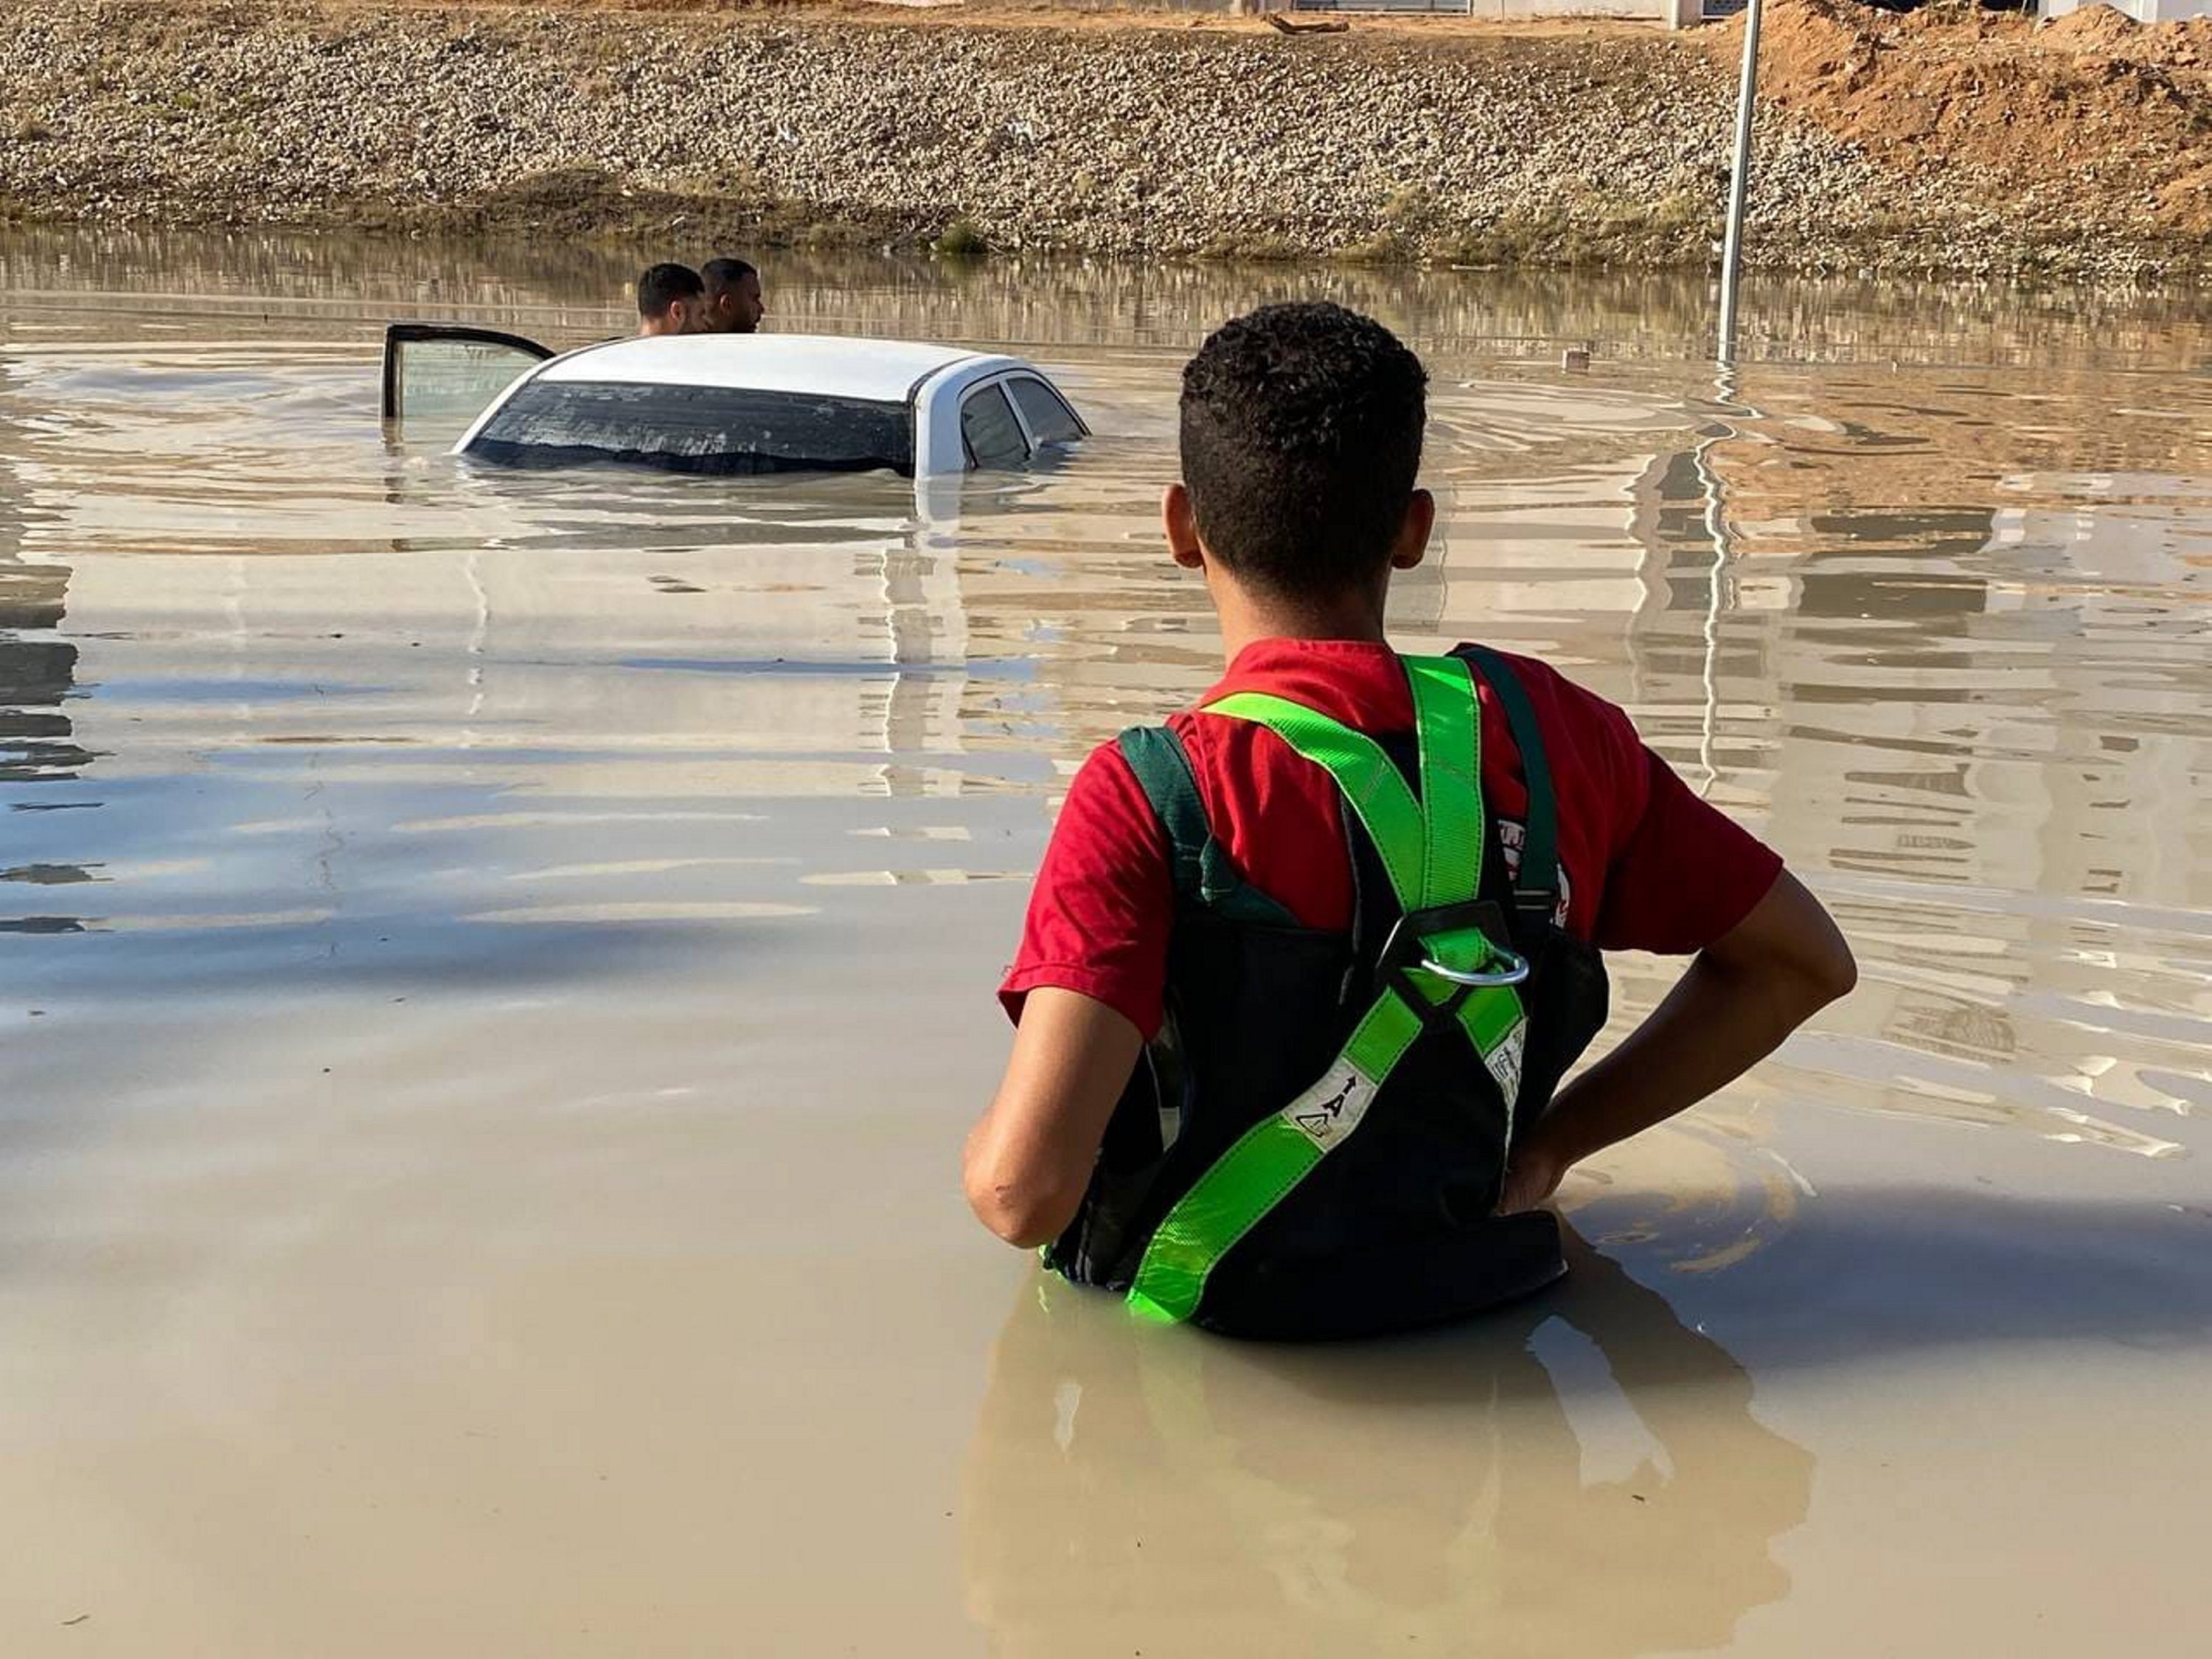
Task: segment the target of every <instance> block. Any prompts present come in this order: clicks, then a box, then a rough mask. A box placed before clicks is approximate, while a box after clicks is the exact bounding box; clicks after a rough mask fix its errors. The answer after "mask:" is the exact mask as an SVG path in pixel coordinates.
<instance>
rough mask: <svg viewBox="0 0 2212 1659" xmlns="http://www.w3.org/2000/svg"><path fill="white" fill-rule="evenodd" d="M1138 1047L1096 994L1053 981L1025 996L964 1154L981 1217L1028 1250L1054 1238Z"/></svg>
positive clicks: (1078, 1195)
mask: <svg viewBox="0 0 2212 1659" xmlns="http://www.w3.org/2000/svg"><path fill="white" fill-rule="evenodd" d="M1143 1047H1144V1037H1143V1036H1142V1034H1141V1033H1139V1031H1138V1030H1137V1028H1136V1027H1135V1026H1134V1025H1133V1024H1130V1023H1129V1021H1128V1020H1127V1018H1125V1017H1124V1016H1122V1015H1121V1014H1118V1013H1116V1012H1115V1011H1114V1010H1113V1009H1111V1008H1109V1007H1108V1006H1106V1005H1105V1004H1104V1003H1103V1002H1100V1001H1098V1000H1097V999H1096V998H1092V997H1087V996H1085V995H1083V994H1081V993H1080V992H1078V991H1064V990H1060V989H1059V988H1057V987H1051V986H1045V987H1039V988H1038V989H1036V990H1034V991H1032V992H1030V994H1029V995H1028V997H1027V998H1026V999H1025V1000H1024V1003H1023V1005H1022V1023H1021V1024H1020V1025H1019V1026H1018V1028H1017V1029H1016V1030H1015V1032H1014V1051H1013V1054H1012V1056H1011V1057H1010V1058H1009V1059H1008V1060H1007V1061H1006V1078H1005V1079H1004V1080H1003V1081H1001V1082H1000V1085H999V1093H998V1096H997V1097H996V1098H995V1099H994V1100H993V1101H992V1103H991V1105H990V1109H989V1110H987V1111H986V1112H985V1113H984V1114H983V1115H982V1118H981V1121H978V1122H977V1123H976V1125H975V1128H974V1129H973V1130H972V1131H970V1132H969V1136H968V1150H967V1153H966V1155H965V1157H964V1158H963V1161H962V1176H963V1182H964V1183H965V1185H966V1187H967V1190H968V1205H969V1208H970V1209H972V1210H974V1211H975V1217H976V1219H977V1220H979V1221H981V1223H982V1224H983V1225H985V1226H986V1227H988V1228H989V1229H990V1230H991V1231H993V1232H994V1233H996V1234H998V1236H999V1237H1001V1238H1003V1239H1005V1240H1006V1243H1009V1244H1018V1245H1020V1246H1022V1247H1023V1248H1024V1249H1029V1248H1030V1247H1032V1246H1035V1245H1038V1244H1042V1243H1047V1242H1048V1241H1049V1240H1051V1239H1054V1238H1056V1237H1059V1236H1060V1232H1061V1231H1062V1230H1063V1229H1065V1228H1066V1225H1067V1224H1068V1223H1069V1222H1071V1221H1073V1219H1074V1218H1075V1212H1076V1211H1077V1209H1078V1208H1079V1207H1080V1206H1081V1205H1082V1203H1083V1194H1084V1191H1085V1188H1087V1187H1088V1186H1089V1185H1090V1184H1091V1166H1092V1165H1093V1164H1096V1163H1097V1158H1098V1146H1099V1143H1100V1142H1101V1141H1103V1139H1105V1136H1106V1122H1107V1120H1108V1119H1109V1118H1110V1117H1111V1116H1112V1115H1114V1105H1115V1102H1116V1101H1118V1100H1119V1099H1120V1098H1121V1090H1122V1087H1123V1085H1126V1084H1127V1082H1128V1080H1129V1073H1130V1072H1131V1071H1132V1070H1133V1068H1134V1067H1135V1066H1136V1063H1137V1055H1138V1053H1139V1050H1140V1049H1142V1048H1143Z"/></svg>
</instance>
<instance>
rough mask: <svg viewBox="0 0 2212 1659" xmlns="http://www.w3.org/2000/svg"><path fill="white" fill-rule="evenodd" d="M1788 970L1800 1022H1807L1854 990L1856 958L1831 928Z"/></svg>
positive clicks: (1857, 980) (1857, 974) (1857, 973)
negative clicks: (1826, 934) (1796, 1001)
mask: <svg viewBox="0 0 2212 1659" xmlns="http://www.w3.org/2000/svg"><path fill="white" fill-rule="evenodd" d="M1790 980H1791V981H1792V983H1793V984H1794V985H1795V987H1796V992H1797V1000H1798V1002H1799V1004H1800V1006H1801V1012H1800V1013H1799V1015H1798V1018H1800V1019H1801V1020H1803V1019H1809V1018H1812V1017H1813V1016H1814V1014H1816V1013H1818V1012H1820V1010H1821V1009H1823V1008H1825V1007H1826V1006H1828V1005H1829V1004H1830V1003H1832V1002H1840V1001H1842V1000H1844V998H1845V997H1847V996H1849V995H1850V994H1851V993H1852V992H1853V991H1854V990H1856V989H1857V987H1858V982H1859V964H1858V958H1857V957H1854V956H1853V955H1852V954H1851V947H1850V945H1849V944H1848V943H1846V942H1845V940H1844V936H1843V934H1842V933H1841V932H1839V931H1837V930H1835V929H1833V928H1831V929H1830V930H1829V933H1828V937H1827V938H1826V939H1822V940H1820V943H1819V946H1818V948H1816V949H1814V950H1812V951H1807V952H1806V953H1804V954H1803V955H1802V956H1801V957H1799V958H1798V959H1797V960H1796V961H1795V962H1793V963H1790Z"/></svg>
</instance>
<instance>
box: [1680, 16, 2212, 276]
mask: <svg viewBox="0 0 2212 1659" xmlns="http://www.w3.org/2000/svg"><path fill="white" fill-rule="evenodd" d="M1740 28H1741V23H1740V22H1738V23H1731V24H1730V25H1729V26H1728V27H1727V28H1726V29H1725V30H1724V31H1721V30H1716V31H1714V32H1713V33H1715V34H1716V35H1718V36H1721V37H1723V38H1721V39H1720V40H1717V41H1716V43H1715V50H1716V51H1717V52H1719V53H1720V55H1722V56H1723V58H1730V57H1733V56H1734V55H1735V54H1738V53H1740V52H1741V49H1742V47H1741V35H1740V34H1739V33H1737V31H1738V30H1739V29H1740ZM2200 51H2201V52H2203V53H2204V55H2205V58H2206V61H2207V62H2208V63H2212V21H2204V22H2203V24H2202V26H2201V27H2198V26H2195V25H2175V24H2166V25H2160V26H2159V27H2155V28H2144V27H2141V26H2140V25H2138V24H2136V23H2135V22H2133V21H2130V19H2129V18H2127V17H2126V16H2124V15H2122V14H2121V13H2119V12H2117V11H2114V10H2113V9H2112V8H2111V7H2109V6H2102V5H2099V6H2092V7H2087V8H2084V9H2082V10H2081V11H2077V12H2075V13H2072V14H2070V15H2068V16H2067V17H2065V18H2063V19H2061V20H2060V21H2058V22H2057V23H2053V24H2050V25H2047V26H2045V27H2042V28H2040V29H2038V28H2036V27H2034V26H2033V24H2032V23H2030V22H2029V21H2027V20H2026V19H2023V18H2019V17H2001V16H1996V15H1990V14H1986V13H1979V12H1975V13H1968V14H1965V15H1956V14H1948V15H1947V14H1942V13H1938V12H1936V11H1935V10H1933V9H1926V10H1923V11H1920V12H1917V13H1914V14H1912V15H1910V16H1906V17H1899V16H1897V15H1893V14H1891V13H1888V12H1884V11H1880V10H1877V9H1875V8H1873V7H1870V6H1864V5H1860V4H1857V3H1855V0H1772V3H1771V4H1770V6H1769V8H1768V13H1767V21H1766V25H1765V29H1764V30H1763V31H1762V34H1761V43H1760V50H1759V88H1760V94H1761V96H1762V97H1763V98H1765V99H1767V100H1771V102H1773V103H1774V104H1776V105H1778V106H1780V107H1782V108H1784V109H1786V110H1789V111H1790V112H1792V113H1793V114H1796V115H1798V116H1801V117H1802V118H1807V119H1809V120H1812V121H1814V122H1816V123H1818V124H1819V125H1820V126H1822V127H1824V128H1826V129H1827V130H1828V131H1831V132H1832V133H1835V134H1836V135H1837V136H1838V137H1842V138H1844V139H1846V140H1848V141H1849V142H1850V143H1853V144H1855V145H1857V146H1858V147H1859V148H1860V149H1863V151H1865V152H1866V153H1867V154H1868V155H1869V156H1872V157H1873V158H1875V160H1877V161H1881V163H1882V164H1883V165H1885V166H1887V167H1898V168H1900V169H1902V170H1905V171H1907V172H1914V173H1925V172H1929V171H1932V170H1936V169H1946V170H1949V169H1957V168H1971V169H1974V170H1977V171H1979V172H1981V173H1985V174H1988V175H1990V183H1991V185H1992V187H1993V188H1995V189H1997V190H2000V191H2006V192H2008V196H2009V197H2011V198H2013V199H2017V200H2021V201H2026V200H2027V199H2030V198H2031V197H2032V198H2033V200H2034V201H2035V202H2036V204H2038V208H2039V211H2043V212H2045V213H2051V214H2055V215H2057V216H2061V217H2063V216H2066V215H2067V214H2069V212H2070V213H2072V214H2074V215H2075V216H2076V218H2077V222H2079V223H2080V224H2081V225H2082V226H2083V227H2085V228H2086V227H2087V226H2090V225H2095V224H2100V223H2101V224H2110V223H2113V222H2116V221H2118V220H2124V221H2128V222H2134V223H2136V224H2142V222H2144V221H2149V222H2151V223H2153V224H2154V225H2155V226H2156V228H2158V229H2159V230H2160V231H2161V232H2164V233H2168V234H2185V235H2194V234H2201V233H2203V232H2204V231H2207V230H2212V185H2208V182H2207V179H2205V177H2204V173H2205V171H2206V169H2205V167H2204V157H2205V155H2206V134H2207V133H2208V131H2212V76H2207V75H2206V74H2205V73H2204V72H2203V71H2202V70H2197V69H2195V68H2193V67H2191V64H2190V61H2189V58H2188V57H2185V54H2188V55H2190V56H2193V55H2194V54H2196V53H2197V52H2200ZM2115 167H2124V168H2125V169H2126V171H2127V174H2128V178H2129V182H2130V186H2131V188H2130V189H2128V190H2125V191H2118V190H2115V189H2114V188H2113V185H2112V170H2113V169H2114V168H2115ZM2100 173H2103V174H2104V175H2105V176H2104V177H2103V179H2102V181H2101V182H2100Z"/></svg>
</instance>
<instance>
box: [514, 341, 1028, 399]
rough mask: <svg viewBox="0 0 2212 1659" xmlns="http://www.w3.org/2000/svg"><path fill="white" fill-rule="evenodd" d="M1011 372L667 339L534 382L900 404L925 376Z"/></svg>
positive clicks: (953, 356)
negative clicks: (722, 389) (960, 370)
mask: <svg viewBox="0 0 2212 1659" xmlns="http://www.w3.org/2000/svg"><path fill="white" fill-rule="evenodd" d="M985 363H992V364H994V365H1001V366H1004V367H1006V368H1015V367H1018V363H1017V362H1016V360H1015V359H1013V358H1011V357H993V356H989V355H987V354H986V353H983V352H978V351H965V350H962V349H959V348H957V347H955V346H941V345H924V344H921V343H917V342H914V341H908V340H863V339H854V338H851V337H844V336H837V335H829V334H673V335H662V336H659V337H654V338H652V339H638V340H610V341H608V342H607V343H605V344H603V345H592V346H586V347H584V348H583V349H581V350H579V351H571V352H569V353H568V354H566V355H565V356H560V357H556V358H554V359H553V360H552V361H551V362H549V363H547V364H545V365H544V368H540V369H539V370H538V373H537V374H536V376H535V377H534V378H536V379H538V380H553V381H591V382H598V383H600V384H606V383H609V382H612V383H615V384H617V385H625V386H735V387H743V388H744V389H746V390H749V391H756V392H804V393H809V394H812V395H814V396H817V397H825V398H867V399H870V400H872V401H875V402H878V403H904V402H905V401H906V400H907V398H908V396H909V395H910V394H911V393H912V392H913V391H914V389H915V387H916V386H919V385H920V384H921V382H922V381H923V380H927V379H928V378H929V377H930V376H931V375H933V374H939V372H941V371H943V370H945V369H947V368H952V367H954V366H955V365H957V364H975V365H979V366H980V365H982V364H985Z"/></svg>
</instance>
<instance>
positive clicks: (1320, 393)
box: [1166, 303, 1436, 608]
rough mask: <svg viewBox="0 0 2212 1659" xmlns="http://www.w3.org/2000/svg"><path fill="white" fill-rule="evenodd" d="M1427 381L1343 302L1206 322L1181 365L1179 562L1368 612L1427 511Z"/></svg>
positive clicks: (1244, 583) (1283, 593)
mask: <svg viewBox="0 0 2212 1659" xmlns="http://www.w3.org/2000/svg"><path fill="white" fill-rule="evenodd" d="M1427 386H1428V374H1427V373H1426V371H1425V370H1424V369H1423V368H1421V363H1420V360H1419V358H1418V357H1416V356H1413V353H1412V352H1410V351H1408V350H1407V349H1406V348H1405V347H1404V346H1403V345H1401V344H1400V343H1399V342H1398V339H1397V337H1395V335H1393V334H1392V333H1391V332H1390V331H1389V329H1387V328H1384V327H1383V325H1382V324H1380V323H1378V322H1376V321H1375V320H1374V319H1372V318H1368V317H1363V316H1361V315H1359V314H1358V313H1357V312H1352V311H1346V309H1345V308H1344V307H1341V306H1337V305H1328V304H1324V303H1303V304H1297V305H1272V306H1263V307H1261V308H1260V309H1259V310H1257V311H1255V312H1253V313H1250V314H1249V315H1248V316H1243V317H1239V318H1237V319H1236V320H1235V321H1234V322H1231V323H1227V324H1225V325H1223V326H1222V327H1220V328H1219V329H1217V330H1216V331H1214V332H1213V333H1212V335H1211V336H1209V337H1207V339H1206V343H1205V344H1204V345H1202V346H1200V348H1199V350H1198V355H1197V356H1195V357H1193V358H1192V359H1191V360H1190V362H1188V364H1187V365H1186V366H1185V367H1184V368H1183V372H1182V478H1183V481H1182V483H1181V484H1180V485H1177V486H1176V487H1174V488H1172V489H1170V490H1169V492H1168V500H1167V512H1166V516H1167V529H1168V541H1169V544H1170V548H1171V549H1172V550H1174V553H1175V556H1176V562H1178V563H1181V564H1183V565H1186V566H1188V567H1189V568H1194V569H1195V568H1202V567H1203V568H1208V569H1209V574H1212V572H1213V571H1216V570H1218V571H1220V572H1225V573H1226V574H1228V575H1229V576H1230V577H1231V578H1232V579H1234V580H1235V581H1236V583H1237V586H1239V587H1241V588H1243V589H1244V590H1245V591H1247V592H1249V593H1251V594H1253V595H1254V596H1255V597H1257V598H1261V599H1266V600H1269V601H1272V602H1275V603H1278V604H1287V605H1293V606H1297V607H1302V608H1312V607H1320V606H1327V605H1330V604H1332V603H1334V602H1336V601H1340V600H1344V599H1351V598H1371V599H1374V600H1375V601H1376V604H1377V605H1378V607H1379V604H1380V600H1381V597H1382V595H1383V592H1384V590H1385V589H1386V588H1387V586H1388V585H1389V573H1390V571H1391V570H1392V569H1394V568H1396V569H1406V568H1411V567H1412V566H1413V565H1415V564H1418V563H1419V562H1420V558H1421V551H1422V549H1423V548H1424V547H1425V545H1426V544H1427V542H1428V534H1429V528H1430V526H1431V522H1432V521H1433V519H1434V517H1435V510H1436V509H1435V503H1434V502H1433V501H1431V499H1430V497H1429V495H1428V493H1427V492H1426V491H1425V490H1417V489H1414V487H1413V477H1414V474H1415V473H1416V472H1417V471H1419V467H1420V464H1421V428H1422V426H1423V423H1424V422H1425V419H1426V406H1425V404H1426V398H1425V391H1426V387H1427Z"/></svg>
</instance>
